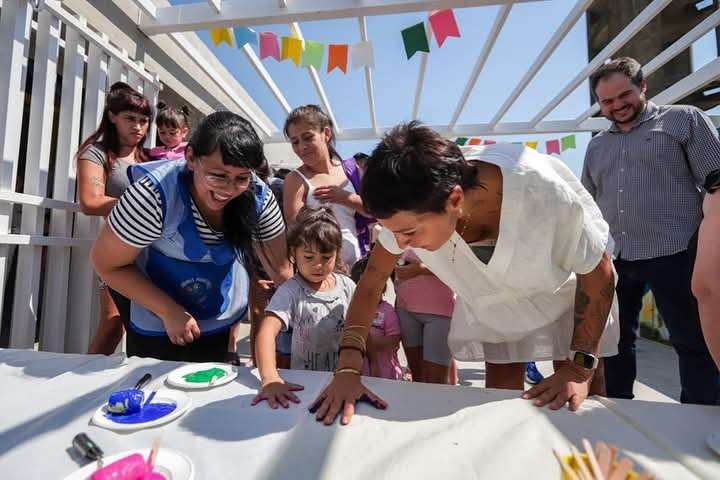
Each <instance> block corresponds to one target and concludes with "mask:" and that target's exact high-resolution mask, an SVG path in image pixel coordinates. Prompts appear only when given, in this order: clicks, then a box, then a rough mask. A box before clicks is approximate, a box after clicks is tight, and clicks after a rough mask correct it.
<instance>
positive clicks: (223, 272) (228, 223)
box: [91, 112, 292, 361]
mask: <svg viewBox="0 0 720 480" xmlns="http://www.w3.org/2000/svg"><path fill="white" fill-rule="evenodd" d="M185 158H186V160H184V161H183V160H180V161H178V160H170V161H160V162H151V163H147V164H142V165H134V166H133V167H132V168H131V169H130V177H131V179H132V180H134V181H135V183H133V184H132V186H130V187H129V188H128V189H127V191H126V192H125V194H123V196H122V198H121V199H120V201H119V202H118V204H117V205H116V206H115V208H114V209H113V211H112V213H111V214H110V217H109V218H108V223H107V225H105V226H104V227H103V229H102V230H101V232H100V235H99V236H98V239H97V240H96V242H95V244H94V246H93V249H92V253H91V255H92V261H93V263H94V265H95V268H96V269H97V271H98V273H99V274H100V275H101V276H102V278H104V279H105V281H106V282H107V283H108V285H110V286H111V287H112V288H113V289H115V290H117V291H118V292H119V293H121V294H122V295H125V296H126V297H127V298H129V299H130V300H131V302H132V303H131V305H130V308H129V309H128V310H126V311H121V316H122V318H123V321H124V322H125V326H126V330H127V353H128V355H138V356H150V357H155V358H160V359H165V360H179V361H222V360H223V359H224V357H225V353H226V352H227V345H228V340H229V338H230V330H231V328H232V326H233V325H234V324H235V323H237V322H238V321H239V320H241V319H242V318H243V317H244V316H245V314H246V312H247V304H248V284H249V275H248V272H252V270H253V261H254V258H255V255H257V258H259V260H260V261H261V263H262V265H263V267H264V269H265V271H267V272H268V274H269V275H270V277H271V278H272V279H273V280H274V281H276V283H278V284H280V283H282V282H283V281H284V280H285V279H287V278H289V277H290V276H292V271H291V268H290V264H289V261H288V258H287V248H286V242H285V225H284V222H283V220H282V215H281V213H280V209H279V207H278V205H277V203H276V202H275V197H274V196H273V194H272V192H271V191H270V189H269V188H268V187H267V186H266V185H265V184H264V183H263V182H262V180H260V178H258V176H257V175H256V174H255V173H254V170H255V169H256V168H258V167H260V166H261V165H262V164H263V162H264V154H263V145H262V142H261V141H260V139H259V138H258V136H257V134H256V133H255V131H254V130H253V128H252V126H251V125H250V123H249V122H248V121H247V120H245V119H243V118H242V117H240V116H238V115H236V114H233V113H230V112H216V113H213V114H211V115H209V116H207V117H206V118H205V119H204V120H203V121H202V122H201V123H200V125H198V127H197V129H196V130H195V132H194V133H193V135H192V137H191V138H190V141H189V142H188V146H187V150H186V154H185ZM254 254H255V255H254Z"/></svg>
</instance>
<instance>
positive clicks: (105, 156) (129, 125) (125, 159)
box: [77, 82, 153, 355]
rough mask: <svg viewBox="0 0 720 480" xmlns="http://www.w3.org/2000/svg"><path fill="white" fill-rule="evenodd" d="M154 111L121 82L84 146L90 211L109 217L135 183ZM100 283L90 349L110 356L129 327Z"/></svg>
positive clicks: (82, 171)
mask: <svg viewBox="0 0 720 480" xmlns="http://www.w3.org/2000/svg"><path fill="white" fill-rule="evenodd" d="M152 116H153V111H152V107H151V105H150V102H149V101H148V99H147V98H145V97H144V96H143V95H141V94H140V93H139V92H137V91H136V90H134V89H133V88H132V87H130V85H128V84H126V83H123V82H116V83H114V84H113V85H112V86H111V87H110V91H108V94H107V97H106V99H105V109H104V110H103V116H102V120H101V121H100V125H99V126H98V128H97V130H96V131H95V132H93V133H92V135H90V136H89V137H88V138H87V139H85V141H84V142H83V143H82V145H80V148H79V149H78V155H77V159H78V168H77V184H78V201H79V203H80V206H81V207H82V212H83V213H84V214H85V215H92V216H102V217H107V216H108V215H109V214H110V211H111V210H112V208H113V207H114V206H115V204H116V203H117V201H118V198H120V196H121V195H122V194H123V192H124V191H125V189H126V188H127V187H128V186H129V185H130V182H129V177H128V175H127V167H128V166H129V165H131V164H133V163H139V162H143V161H145V160H146V159H147V157H146V155H145V150H144V149H143V143H144V142H145V137H146V136H147V131H148V125H149V124H150V121H152ZM114 297H115V299H113V297H111V294H110V291H109V290H108V289H107V288H105V285H104V284H103V283H102V282H101V283H100V323H99V325H98V328H97V331H96V333H95V337H94V338H93V340H92V342H91V344H90V347H89V349H88V353H102V354H105V355H110V354H112V353H113V352H115V349H116V348H117V345H118V343H119V342H120V340H122V336H123V332H124V331H123V325H122V322H120V320H119V318H120V314H119V312H118V305H116V302H123V301H126V300H125V299H124V298H122V297H121V296H120V295H117V294H115V295H114Z"/></svg>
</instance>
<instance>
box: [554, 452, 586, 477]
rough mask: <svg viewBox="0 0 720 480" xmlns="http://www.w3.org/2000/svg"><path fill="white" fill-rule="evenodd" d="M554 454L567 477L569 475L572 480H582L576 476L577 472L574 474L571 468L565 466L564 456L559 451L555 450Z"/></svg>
mask: <svg viewBox="0 0 720 480" xmlns="http://www.w3.org/2000/svg"><path fill="white" fill-rule="evenodd" d="M553 454H554V455H555V458H557V461H558V463H560V469H561V470H562V471H563V472H564V473H565V475H567V477H568V478H569V479H570V480H580V479H579V478H578V476H577V475H575V472H573V471H572V469H571V468H570V467H568V466H567V465H565V462H563V457H562V455H560V454H559V453H558V452H557V450H554V449H553Z"/></svg>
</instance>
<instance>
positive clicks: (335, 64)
mask: <svg viewBox="0 0 720 480" xmlns="http://www.w3.org/2000/svg"><path fill="white" fill-rule="evenodd" d="M347 61H348V46H347V45H346V44H343V45H333V44H330V45H328V66H327V71H328V73H330V72H332V71H333V70H334V69H335V68H339V69H340V70H342V72H343V73H347Z"/></svg>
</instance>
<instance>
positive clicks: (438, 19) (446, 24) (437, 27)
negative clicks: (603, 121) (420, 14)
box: [430, 9, 460, 47]
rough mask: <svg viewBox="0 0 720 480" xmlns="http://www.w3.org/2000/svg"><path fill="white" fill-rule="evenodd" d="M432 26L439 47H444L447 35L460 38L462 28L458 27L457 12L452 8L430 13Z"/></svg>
mask: <svg viewBox="0 0 720 480" xmlns="http://www.w3.org/2000/svg"><path fill="white" fill-rule="evenodd" d="M430 26H431V27H432V31H433V34H434V35H435V40H436V41H437V44H438V47H442V45H443V43H444V42H445V39H446V38H447V37H458V38H460V29H458V25H457V22H456V21H455V14H454V13H453V11H452V10H451V9H447V10H438V11H437V12H433V13H432V14H430Z"/></svg>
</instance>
